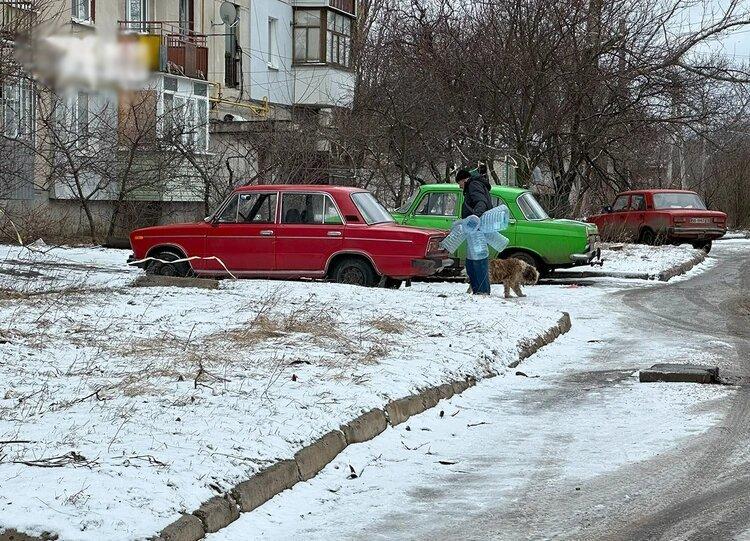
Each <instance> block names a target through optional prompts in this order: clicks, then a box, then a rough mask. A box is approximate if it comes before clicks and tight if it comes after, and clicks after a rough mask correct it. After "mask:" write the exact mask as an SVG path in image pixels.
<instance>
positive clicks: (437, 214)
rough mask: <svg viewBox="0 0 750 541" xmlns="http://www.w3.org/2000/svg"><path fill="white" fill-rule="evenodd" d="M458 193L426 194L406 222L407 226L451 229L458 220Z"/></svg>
mask: <svg viewBox="0 0 750 541" xmlns="http://www.w3.org/2000/svg"><path fill="white" fill-rule="evenodd" d="M459 208H460V207H459V205H458V192H457V191H450V192H425V193H423V194H422V196H421V198H420V199H419V200H418V201H417V203H416V205H415V206H414V211H413V212H412V213H411V214H410V215H409V216H408V217H407V219H406V220H405V221H404V224H405V225H412V226H415V227H429V228H434V229H450V228H451V225H453V222H455V221H456V220H457V219H458V209H459Z"/></svg>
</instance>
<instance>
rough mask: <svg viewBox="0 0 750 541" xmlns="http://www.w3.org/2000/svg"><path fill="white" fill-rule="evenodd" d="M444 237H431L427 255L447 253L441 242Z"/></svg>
mask: <svg viewBox="0 0 750 541" xmlns="http://www.w3.org/2000/svg"><path fill="white" fill-rule="evenodd" d="M444 238H445V237H430V240H429V241H427V255H435V254H442V253H445V250H443V248H442V246H440V243H441V242H442V241H443V239H444Z"/></svg>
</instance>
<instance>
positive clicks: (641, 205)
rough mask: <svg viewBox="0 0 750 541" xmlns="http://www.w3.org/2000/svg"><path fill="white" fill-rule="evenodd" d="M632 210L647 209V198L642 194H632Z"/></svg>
mask: <svg viewBox="0 0 750 541" xmlns="http://www.w3.org/2000/svg"><path fill="white" fill-rule="evenodd" d="M630 210H646V198H645V197H643V196H642V195H633V196H631V197H630Z"/></svg>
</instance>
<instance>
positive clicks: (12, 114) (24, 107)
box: [0, 77, 34, 139]
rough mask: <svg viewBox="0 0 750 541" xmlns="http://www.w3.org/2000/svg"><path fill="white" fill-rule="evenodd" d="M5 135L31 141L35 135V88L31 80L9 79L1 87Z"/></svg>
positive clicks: (0, 97) (0, 95)
mask: <svg viewBox="0 0 750 541" xmlns="http://www.w3.org/2000/svg"><path fill="white" fill-rule="evenodd" d="M0 104H1V105H2V121H3V133H4V134H5V136H6V137H9V138H12V139H31V137H32V135H33V133H34V87H33V84H32V82H31V80H29V79H25V78H22V77H19V78H9V79H8V80H7V81H6V83H5V84H4V85H2V86H1V87H0Z"/></svg>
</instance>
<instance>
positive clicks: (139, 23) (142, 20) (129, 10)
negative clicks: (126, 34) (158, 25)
mask: <svg viewBox="0 0 750 541" xmlns="http://www.w3.org/2000/svg"><path fill="white" fill-rule="evenodd" d="M134 3H135V4H138V10H139V11H140V13H137V14H134V13H133V4H134ZM150 7H151V3H150V2H149V0H125V20H127V21H128V22H129V24H128V30H132V31H136V32H146V31H147V30H148V28H147V26H146V21H148V13H149V8H150Z"/></svg>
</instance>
